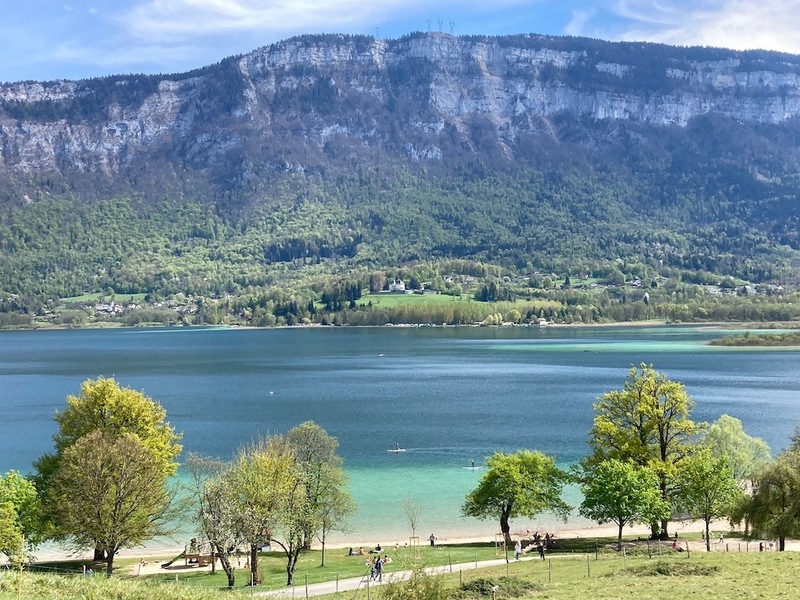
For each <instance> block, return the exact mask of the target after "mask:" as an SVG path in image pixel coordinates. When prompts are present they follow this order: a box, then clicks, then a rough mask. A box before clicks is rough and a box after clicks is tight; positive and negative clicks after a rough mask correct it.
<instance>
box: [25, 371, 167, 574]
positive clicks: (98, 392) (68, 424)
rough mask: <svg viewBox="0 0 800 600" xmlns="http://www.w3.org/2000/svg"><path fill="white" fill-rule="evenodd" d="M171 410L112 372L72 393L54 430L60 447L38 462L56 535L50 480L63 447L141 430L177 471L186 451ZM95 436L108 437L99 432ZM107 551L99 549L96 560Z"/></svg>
mask: <svg viewBox="0 0 800 600" xmlns="http://www.w3.org/2000/svg"><path fill="white" fill-rule="evenodd" d="M166 416H167V413H166V410H164V408H163V407H162V406H161V405H160V404H158V403H157V402H155V401H154V400H153V399H151V398H149V397H147V396H145V395H144V394H143V393H142V392H138V391H136V390H133V389H131V388H125V387H120V385H119V384H118V383H117V382H116V381H115V380H114V379H113V378H104V377H100V378H98V379H95V380H87V381H84V382H83V383H82V384H81V393H80V395H78V396H72V395H70V396H68V397H67V408H66V409H65V410H63V411H59V412H56V416H55V421H56V423H57V424H58V431H57V432H56V434H55V435H54V436H53V442H54V445H55V452H54V453H51V454H45V455H44V456H42V457H41V458H39V459H38V460H37V461H36V463H35V465H34V466H35V467H36V470H37V475H36V477H35V482H36V487H37V489H39V491H40V494H41V495H42V497H43V498H44V502H43V515H44V516H45V518H46V520H47V521H48V532H49V533H48V535H50V536H56V537H57V532H58V527H55V524H57V522H58V521H59V519H60V515H59V514H58V513H57V512H54V511H53V506H52V505H51V503H50V499H51V495H50V493H49V488H50V484H51V482H52V478H53V477H54V475H55V473H56V472H57V471H58V469H59V466H60V463H61V460H62V458H63V455H64V453H65V452H66V451H67V450H68V449H69V448H71V447H72V446H74V445H75V444H76V443H77V442H78V441H79V440H80V439H82V438H83V437H85V436H87V435H89V434H91V433H94V432H100V433H102V434H104V435H105V436H107V437H109V438H116V437H121V436H124V435H127V434H131V435H134V436H136V437H137V438H138V439H139V441H140V442H141V444H142V446H143V447H144V448H145V449H146V450H147V451H148V452H149V453H150V454H151V455H152V457H153V459H154V461H155V464H156V465H158V466H159V468H160V472H161V475H163V476H164V477H167V476H172V475H174V474H175V473H176V472H177V469H178V463H177V461H176V458H177V457H178V455H179V454H180V452H181V449H182V448H181V445H180V444H179V441H180V438H181V436H180V435H179V434H177V433H176V432H175V430H174V429H173V428H172V427H171V426H170V424H169V423H168V422H167V421H166ZM92 439H98V440H99V439H105V438H103V437H102V436H101V437H94V438H92ZM105 558H106V557H105V556H104V555H103V553H102V552H100V549H99V548H98V549H97V552H96V553H95V559H96V560H103V559H105Z"/></svg>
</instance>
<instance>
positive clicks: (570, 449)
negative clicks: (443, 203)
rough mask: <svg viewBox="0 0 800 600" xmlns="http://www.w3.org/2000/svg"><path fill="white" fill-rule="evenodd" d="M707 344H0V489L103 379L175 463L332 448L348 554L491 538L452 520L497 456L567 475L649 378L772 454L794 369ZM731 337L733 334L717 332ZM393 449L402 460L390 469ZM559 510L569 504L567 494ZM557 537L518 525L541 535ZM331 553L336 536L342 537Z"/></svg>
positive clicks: (617, 331) (549, 335) (793, 411)
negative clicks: (627, 392)
mask: <svg viewBox="0 0 800 600" xmlns="http://www.w3.org/2000/svg"><path fill="white" fill-rule="evenodd" d="M722 333H723V332H720V331H713V330H709V329H706V328H692V327H669V328H667V327H662V328H652V327H651V328H629V327H624V328H596V329H589V328H555V327H553V328H542V329H539V328H507V329H488V328H455V329H454V328H448V329H440V328H428V329H425V328H365V329H349V328H335V329H334V328H313V329H280V330H233V329H199V328H198V329H194V328H190V329H124V330H77V331H47V332H2V333H0V409H1V410H2V413H1V416H0V471H5V470H7V469H10V468H15V469H19V470H22V471H28V470H30V466H31V463H32V462H33V460H35V458H36V457H38V456H40V455H41V454H42V453H44V452H46V451H48V450H49V449H50V448H51V440H50V436H51V435H52V434H53V432H54V431H55V427H54V423H53V422H52V416H53V413H54V411H55V410H56V409H58V408H62V407H63V405H64V398H65V397H66V395H67V394H70V393H77V392H78V390H79V386H80V383H81V382H82V381H83V380H84V379H87V378H90V377H97V376H98V375H104V376H114V377H116V378H117V379H118V380H119V381H120V382H121V383H122V384H123V385H127V386H130V387H133V388H136V389H141V390H144V391H145V392H146V393H147V394H148V395H150V396H152V397H153V398H155V399H157V400H159V401H160V402H161V403H162V404H163V405H164V406H165V408H166V409H167V412H168V415H169V420H170V421H171V423H172V424H173V425H174V426H175V428H176V429H177V430H179V431H182V432H183V433H184V439H183V443H184V446H185V449H186V451H193V452H199V453H202V454H207V455H212V456H219V457H223V458H227V457H230V456H231V455H232V454H233V452H234V451H235V450H236V448H237V447H238V446H240V445H242V444H245V443H247V442H249V441H250V440H252V439H254V438H255V437H257V436H259V435H264V434H269V433H273V432H283V431H286V430H288V429H290V428H291V427H294V426H295V425H297V424H299V423H301V422H303V421H305V420H307V419H313V420H314V421H316V422H317V423H319V424H320V425H321V426H322V427H324V428H325V429H326V430H327V431H328V432H329V433H331V434H332V435H335V436H336V437H337V438H338V439H339V441H340V444H341V447H340V450H341V454H342V456H343V457H344V458H345V465H346V468H347V471H348V474H349V476H350V488H351V491H352V493H353V495H354V496H355V498H356V501H357V502H358V505H359V512H358V514H357V515H356V516H355V517H354V518H353V519H352V520H351V530H350V531H349V532H348V533H347V534H346V537H347V538H348V539H359V540H364V541H365V542H366V541H370V540H374V541H382V542H383V543H389V542H391V541H394V540H402V539H403V538H404V537H405V536H407V535H408V533H407V529H408V526H407V524H406V519H405V517H404V513H403V509H402V502H403V500H404V499H406V498H415V499H417V500H419V501H420V504H421V505H422V507H423V508H422V513H421V516H420V523H419V527H420V528H421V530H424V531H425V533H422V531H418V533H419V534H420V535H422V536H423V537H427V535H429V534H430V531H428V530H431V531H433V532H435V533H436V534H437V535H438V536H440V537H455V536H463V535H475V534H478V533H481V534H483V533H487V532H488V534H489V535H491V534H492V533H493V532H494V530H495V529H496V525H495V524H493V523H481V522H477V521H473V520H466V519H463V518H462V517H460V516H459V508H460V505H461V503H462V501H463V499H464V496H465V495H466V493H467V492H468V491H469V490H470V489H471V488H473V487H474V486H475V485H476V483H477V481H478V479H479V478H480V475H481V472H480V471H478V470H469V469H465V468H464V467H466V466H468V465H469V461H470V460H475V461H476V463H478V464H480V463H481V462H482V461H483V459H484V458H485V457H486V456H488V455H490V454H491V453H493V452H494V451H496V450H504V451H513V450H516V449H519V448H532V449H538V450H542V451H544V452H546V453H549V454H553V455H555V456H556V458H557V460H558V461H559V463H560V464H561V465H562V466H568V465H569V464H572V463H574V462H576V461H577V460H579V459H580V458H581V457H582V456H583V455H584V454H585V453H586V452H587V445H586V437H587V432H588V430H589V427H590V426H591V421H592V402H594V401H595V399H596V398H597V397H598V396H599V395H600V394H602V393H603V392H605V391H608V390H611V389H617V388H619V387H621V386H622V384H623V382H624V379H625V377H626V375H627V371H628V369H629V368H630V367H631V365H633V364H638V363H640V362H647V363H653V364H654V365H655V366H656V368H657V369H659V370H660V371H663V372H664V373H666V374H667V375H668V376H669V377H671V378H673V379H676V380H679V381H681V382H683V383H684V384H685V385H686V387H687V389H688V391H689V392H690V394H692V396H693V397H694V399H695V401H696V402H697V408H696V410H695V412H694V417H695V419H696V420H708V421H710V420H714V419H716V418H717V417H718V416H719V415H721V414H723V413H727V414H731V415H733V416H736V417H738V418H740V419H742V421H743V422H744V424H745V429H746V430H747V431H748V433H750V434H752V435H757V436H760V437H763V438H764V439H765V440H767V442H768V443H769V444H770V445H771V446H772V447H773V449H774V450H780V449H781V448H783V447H785V446H786V445H787V442H788V436H789V434H790V433H791V432H792V430H793V428H794V426H795V424H797V423H798V422H800V401H799V400H800V394H798V392H800V368H798V367H800V352H797V351H796V350H788V351H787V350H770V349H758V350H747V349H741V348H736V349H727V348H716V347H710V346H706V345H704V342H705V341H706V340H708V339H710V338H713V337H718V336H719V335H721V334H722ZM724 333H729V332H724ZM395 443H398V444H400V445H402V446H403V447H404V448H405V449H406V452H402V453H390V452H387V450H388V449H389V448H393V447H394V445H395ZM568 496H569V497H570V498H571V499H572V500H573V501H575V500H577V498H576V493H575V491H574V490H570V491H569V492H568ZM549 523H552V521H551V520H550V518H549V517H547V516H546V515H544V516H542V517H541V519H540V520H539V521H538V522H532V523H528V522H526V521H519V522H515V523H514V527H515V528H517V529H525V528H528V527H530V528H531V529H540V530H542V529H545V528H547V525H548V524H549ZM337 535H338V536H339V537H340V538H341V535H342V534H337Z"/></svg>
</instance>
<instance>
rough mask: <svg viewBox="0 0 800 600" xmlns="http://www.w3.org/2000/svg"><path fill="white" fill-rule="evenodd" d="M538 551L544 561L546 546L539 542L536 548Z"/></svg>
mask: <svg viewBox="0 0 800 600" xmlns="http://www.w3.org/2000/svg"><path fill="white" fill-rule="evenodd" d="M536 549H537V550H538V551H539V558H541V559H542V560H544V544H543V543H542V542H539V543H538V544H537V546H536Z"/></svg>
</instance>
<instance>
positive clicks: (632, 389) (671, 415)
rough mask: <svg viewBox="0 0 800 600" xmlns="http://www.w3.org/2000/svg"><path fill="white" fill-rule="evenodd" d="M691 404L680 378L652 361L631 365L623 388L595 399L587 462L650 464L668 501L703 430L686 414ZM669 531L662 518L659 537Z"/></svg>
mask: <svg viewBox="0 0 800 600" xmlns="http://www.w3.org/2000/svg"><path fill="white" fill-rule="evenodd" d="M693 408H694V401H693V400H692V398H691V397H690V396H689V394H688V393H687V392H686V389H685V388H684V386H683V385H682V384H681V383H678V382H676V381H671V380H670V379H668V378H667V377H666V376H665V375H664V374H662V373H659V372H658V371H656V370H655V368H654V367H653V366H652V365H646V364H644V363H642V364H641V365H639V367H638V368H637V367H632V368H631V370H630V371H629V372H628V377H627V379H626V380H625V385H624V386H623V389H622V390H615V391H611V392H607V393H605V394H603V395H602V396H601V397H600V398H599V399H598V400H597V402H596V403H595V404H594V411H595V417H594V422H593V425H592V429H591V431H590V434H589V435H590V444H591V447H592V451H593V453H592V455H591V456H590V457H589V458H588V459H587V460H586V461H585V464H586V465H587V466H591V465H592V464H595V463H598V462H601V461H603V460H606V459H609V458H616V459H619V460H622V461H630V462H633V463H634V464H637V465H639V466H647V467H650V468H651V469H653V471H654V472H655V473H656V475H657V477H658V486H659V489H660V491H661V496H662V498H663V499H664V500H665V501H672V500H673V498H672V486H671V481H672V480H673V479H674V477H675V474H676V472H677V470H678V467H679V465H680V463H681V461H683V460H684V459H685V458H686V456H688V454H689V453H690V452H691V449H692V442H693V441H694V439H695V437H696V436H697V435H698V434H699V433H700V432H701V431H702V426H701V425H698V424H696V423H694V421H692V420H691V419H690V418H689V415H690V413H691V411H692V409H693ZM654 533H655V532H654ZM667 535H668V532H667V519H662V520H661V536H663V537H666V536H667Z"/></svg>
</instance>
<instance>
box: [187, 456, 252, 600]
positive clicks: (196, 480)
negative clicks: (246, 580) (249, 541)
mask: <svg viewBox="0 0 800 600" xmlns="http://www.w3.org/2000/svg"><path fill="white" fill-rule="evenodd" d="M187 465H188V467H189V472H190V473H191V474H192V482H193V491H194V495H195V500H196V502H197V508H198V510H197V520H198V524H199V525H200V529H201V531H202V532H203V535H204V537H205V538H206V539H207V540H208V541H209V543H210V544H211V549H212V552H213V553H214V554H216V555H217V556H219V559H220V564H221V565H222V570H223V571H225V575H226V576H227V578H228V587H229V588H233V586H234V584H235V583H236V576H235V570H234V568H233V565H232V564H231V561H230V549H231V548H235V547H236V546H238V545H239V541H240V539H239V531H238V528H237V519H236V513H235V512H234V511H235V505H234V503H233V500H232V497H231V490H230V488H229V487H228V486H227V485H226V482H225V479H224V476H225V472H226V471H227V469H228V468H229V467H230V466H229V465H228V464H227V463H224V462H222V461H219V460H215V459H210V458H204V457H201V456H198V455H195V454H190V455H189V459H188V461H187ZM211 564H212V570H213V565H214V563H213V562H212V563H211Z"/></svg>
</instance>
